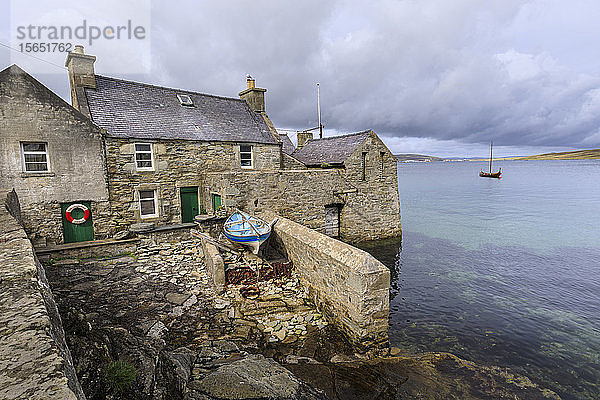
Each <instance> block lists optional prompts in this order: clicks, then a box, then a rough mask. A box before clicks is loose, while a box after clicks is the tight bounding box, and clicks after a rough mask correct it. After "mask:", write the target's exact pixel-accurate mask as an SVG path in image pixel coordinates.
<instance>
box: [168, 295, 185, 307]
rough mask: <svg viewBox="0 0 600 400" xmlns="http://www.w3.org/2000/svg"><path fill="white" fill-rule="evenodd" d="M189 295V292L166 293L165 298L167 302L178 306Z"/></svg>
mask: <svg viewBox="0 0 600 400" xmlns="http://www.w3.org/2000/svg"><path fill="white" fill-rule="evenodd" d="M189 297H190V294H189V293H167V295H166V296H165V298H166V299H167V301H168V302H169V303H173V304H177V305H178V306H180V305H182V304H183V303H185V301H186V300H187V299H188V298H189Z"/></svg>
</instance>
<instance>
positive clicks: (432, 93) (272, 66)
mask: <svg viewBox="0 0 600 400" xmlns="http://www.w3.org/2000/svg"><path fill="white" fill-rule="evenodd" d="M547 3H548V2H542V1H537V0H531V1H516V0H506V1H484V0H454V1H451V2H449V1H444V0H421V1H396V0H373V1H368V2H367V1H343V0H335V1H327V2H323V1H317V0H308V1H302V2H296V1H277V0H270V1H268V0H265V1H261V0H257V1H253V2H246V1H243V2H242V1H239V2H213V1H204V2H195V1H187V2H177V3H173V2H167V1H155V2H153V13H152V66H153V67H152V68H153V69H152V75H151V76H136V77H134V78H136V79H139V80H144V81H150V82H155V83H159V84H164V85H169V86H175V87H183V88H189V89H194V90H198V91H202V92H208V93H215V94H220V95H225V96H235V95H236V93H237V92H238V91H240V90H241V89H243V87H244V85H245V83H244V77H245V75H246V73H250V74H252V75H253V76H254V77H255V78H256V79H257V84H258V85H259V86H261V87H265V88H267V89H268V92H267V110H268V112H269V115H270V116H271V118H272V119H273V120H274V122H275V123H276V125H277V126H280V127H286V128H298V129H303V128H307V127H312V126H315V125H316V104H315V83H316V82H320V83H321V95H322V108H323V120H324V122H325V124H326V126H327V128H328V130H333V131H337V132H348V131H358V130H362V129H366V128H372V129H374V130H376V131H377V132H378V133H380V134H382V135H383V136H384V137H387V138H388V139H387V140H389V142H390V143H400V142H398V140H395V139H394V138H396V139H398V138H405V137H415V138H432V139H434V140H438V141H444V140H446V141H452V143H460V142H465V143H473V144H485V143H487V142H488V141H489V138H490V137H494V141H495V143H497V144H498V145H500V146H502V145H504V146H546V147H552V146H556V147H588V148H589V147H600V129H599V127H600V64H599V63H598V62H597V61H596V60H595V58H594V57H591V56H590V55H589V53H590V52H593V51H595V50H594V49H595V46H593V45H592V44H590V43H581V42H578V41H577V38H578V37H580V36H581V32H582V30H584V29H585V28H581V27H579V28H578V30H577V32H576V33H574V34H573V36H572V37H569V30H568V26H577V24H578V20H577V18H582V21H583V22H582V23H585V24H587V25H586V26H587V27H588V29H591V30H593V32H588V35H587V36H586V37H591V36H593V35H592V33H600V27H597V26H592V24H591V23H590V21H591V20H590V19H589V18H587V19H586V18H583V17H582V16H583V15H587V14H590V13H592V14H593V13H596V15H597V13H598V11H600V6H599V5H597V4H596V2H594V1H591V0H582V1H578V2H561V1H551V2H550V3H551V5H547ZM550 3H548V4H550ZM565 7H568V12H566V11H567V10H566V9H565ZM561 12H565V15H568V18H571V19H572V20H565V19H564V18H563V19H562V20H561V18H560V17H561V15H560V14H561ZM558 20H561V21H562V22H561V24H562V25H561V27H560V32H557V31H555V30H554V29H553V25H552V24H553V23H555V21H558ZM559 38H560V42H561V43H558V44H556V45H554V43H555V42H557V41H558V40H559ZM569 41H570V42H571V44H572V45H571V46H566V45H565V42H566V43H569ZM567 48H568V51H566V50H565V49H567ZM584 53H585V54H584ZM0 54H1V53H0ZM578 54H580V56H577V55H578ZM96 55H97V56H98V62H97V66H98V69H99V71H100V72H101V68H102V59H103V57H115V56H117V57H127V55H126V54H121V55H103V54H96ZM574 58H576V59H577V60H578V61H577V62H575V61H574ZM128 77H129V78H131V77H132V76H128ZM59 80H60V83H59ZM45 83H47V84H49V86H50V87H51V88H52V89H55V90H56V89H58V90H59V93H61V94H63V95H66V93H68V91H67V90H66V76H61V77H60V79H58V78H52V77H50V76H49V77H48V78H47V81H45ZM436 143H443V142H436Z"/></svg>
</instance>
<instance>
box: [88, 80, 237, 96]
mask: <svg viewBox="0 0 600 400" xmlns="http://www.w3.org/2000/svg"><path fill="white" fill-rule="evenodd" d="M96 77H97V78H102V79H108V80H111V81H117V82H124V83H129V84H134V85H139V86H146V87H151V88H156V89H166V90H172V91H174V92H182V93H184V94H194V95H197V96H206V97H213V98H216V99H222V100H233V101H245V100H242V99H237V98H235V97H227V96H219V95H216V94H208V93H200V92H196V91H194V90H186V89H180V88H174V87H170V86H160V85H154V84H152V83H146V82H138V81H132V80H127V79H122V78H113V77H112V76H104V75H98V74H96Z"/></svg>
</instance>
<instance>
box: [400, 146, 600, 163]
mask: <svg viewBox="0 0 600 400" xmlns="http://www.w3.org/2000/svg"><path fill="white" fill-rule="evenodd" d="M395 157H396V158H397V159H398V161H399V162H435V161H446V162H449V161H489V158H440V157H434V156H427V155H423V154H396V155H395ZM595 159H600V149H592V150H575V151H564V152H560V153H544V154H537V155H533V156H516V157H494V158H493V160H494V161H503V160H523V161H535V160H595Z"/></svg>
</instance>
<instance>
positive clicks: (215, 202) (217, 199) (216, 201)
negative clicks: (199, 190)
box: [212, 193, 221, 212]
mask: <svg viewBox="0 0 600 400" xmlns="http://www.w3.org/2000/svg"><path fill="white" fill-rule="evenodd" d="M220 207H221V195H220V194H216V193H213V195H212V209H213V211H215V212H216V211H218V210H219V208H220Z"/></svg>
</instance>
